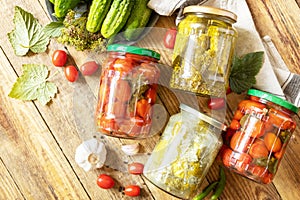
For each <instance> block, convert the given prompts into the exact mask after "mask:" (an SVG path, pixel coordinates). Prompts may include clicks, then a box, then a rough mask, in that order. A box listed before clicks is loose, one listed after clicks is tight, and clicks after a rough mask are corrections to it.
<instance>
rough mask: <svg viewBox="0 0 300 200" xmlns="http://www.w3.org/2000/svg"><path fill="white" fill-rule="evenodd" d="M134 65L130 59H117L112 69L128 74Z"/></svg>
mask: <svg viewBox="0 0 300 200" xmlns="http://www.w3.org/2000/svg"><path fill="white" fill-rule="evenodd" d="M133 66H134V63H133V59H132V58H125V59H117V60H116V61H115V63H114V69H115V70H116V71H119V72H120V73H121V74H122V73H128V72H129V71H131V70H132V69H133Z"/></svg>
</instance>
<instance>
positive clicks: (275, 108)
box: [220, 89, 298, 183]
mask: <svg viewBox="0 0 300 200" xmlns="http://www.w3.org/2000/svg"><path fill="white" fill-rule="evenodd" d="M297 112H298V108H297V107H296V106H294V105H293V104H291V103H289V102H288V101H285V100H283V99H281V98H279V97H276V96H274V95H271V94H269V93H266V92H262V91H259V90H255V89H250V90H249V91H248V99H246V100H243V101H241V102H240V103H239V104H238V109H237V110H236V111H235V113H234V116H233V119H232V121H231V124H230V128H229V129H228V130H227V133H226V135H225V137H224V144H225V146H223V148H222V151H220V157H221V159H222V162H223V165H224V166H226V167H227V168H229V169H230V170H232V171H234V172H237V173H239V174H241V175H243V176H245V177H247V178H250V179H252V180H254V181H257V182H260V183H270V182H271V181H272V180H273V178H274V176H275V174H276V172H277V170H278V167H279V164H280V161H281V159H282V157H283V155H284V152H285V149H286V147H287V144H288V142H289V140H290V138H291V136H292V133H293V132H294V130H295V128H296V122H295V121H294V120H293V116H294V115H295V113H297Z"/></svg>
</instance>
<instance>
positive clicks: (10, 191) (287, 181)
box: [0, 0, 300, 200]
mask: <svg viewBox="0 0 300 200" xmlns="http://www.w3.org/2000/svg"><path fill="white" fill-rule="evenodd" d="M247 3H248V5H249V8H250V10H251V12H252V14H253V18H254V20H255V24H256V26H257V30H258V31H259V33H260V34H261V36H264V35H270V36H271V38H272V39H273V42H274V44H275V46H276V47H277V48H278V51H279V53H280V54H281V56H282V58H283V60H284V61H285V62H286V64H287V66H288V67H289V69H290V70H291V71H292V72H295V73H298V74H300V48H299V44H300V33H299V30H300V8H299V6H300V1H299V0H272V1H265V0H247ZM16 5H18V6H20V7H22V8H23V9H25V10H26V11H29V12H31V13H32V14H33V15H34V16H35V17H36V18H37V19H38V20H39V22H40V23H41V24H43V25H45V24H47V23H49V22H50V18H49V15H48V13H47V9H46V4H45V1H44V0H38V1H36V0H27V1H22V0H16V1H8V0H4V2H2V4H1V8H0V19H1V20H2V22H1V23H0V30H1V32H0V38H1V39H0V66H1V72H0V97H1V98H0V141H1V146H0V176H1V178H0V186H1V187H0V199H3V200H5V199H36V200H40V199H47V200H49V199H80V200H82V199H101V200H110V199H131V198H129V197H126V196H124V194H122V192H120V191H119V188H120V187H121V186H125V185H128V184H138V185H139V186H141V188H142V194H141V196H140V197H138V198H135V199H157V200H162V199H176V198H174V197H171V196H170V195H168V194H166V193H164V192H163V191H161V190H159V189H158V188H157V187H155V186H154V185H152V184H151V183H149V182H148V181H147V180H145V179H144V178H143V176H134V175H129V174H127V173H124V172H119V171H117V170H113V169H110V168H107V167H106V168H104V169H100V170H95V171H90V172H85V171H83V170H82V169H81V168H80V167H79V166H78V165H77V164H76V163H75V160H74V153H75V149H76V147H77V146H78V145H79V144H80V143H81V142H82V140H83V139H86V138H84V137H85V135H83V134H82V132H81V130H79V128H78V122H77V121H76V117H75V116H74V106H75V103H76V98H75V99H74V98H73V97H74V93H75V92H76V90H79V89H78V88H80V89H82V90H84V88H85V87H89V84H88V83H89V80H88V79H87V80H84V78H83V77H82V76H81V81H80V82H78V83H75V84H72V83H69V82H67V81H66V79H65V78H64V75H63V71H62V70H61V71H59V72H60V73H59V74H58V75H57V76H55V77H54V78H53V79H52V81H53V82H54V83H55V84H56V85H57V86H58V88H59V93H58V94H57V95H56V97H55V98H54V99H53V101H52V102H51V103H50V104H48V105H47V106H43V105H41V104H40V103H39V102H36V101H29V102H22V101H19V100H16V99H12V98H9V97H8V93H9V91H10V89H11V87H12V85H13V83H14V82H15V80H16V78H17V77H18V76H19V75H20V74H21V66H22V64H24V63H40V64H45V65H48V66H52V65H51V55H52V53H53V51H54V50H55V49H57V48H63V46H62V45H60V44H58V43H56V42H55V41H52V42H51V44H50V45H49V46H48V50H47V51H46V52H45V53H40V54H29V55H28V56H25V57H17V56H15V54H14V52H13V49H12V47H11V45H10V43H9V41H8V38H7V33H8V32H10V31H11V30H12V29H13V22H12V21H13V14H14V6H16ZM156 26H158V27H172V26H174V20H173V18H172V17H160V19H159V21H158V22H157V25H156ZM69 53H70V55H71V56H72V57H73V59H74V60H71V61H70V60H69V63H76V64H77V65H78V66H80V65H81V64H82V63H84V61H85V60H86V59H87V57H88V55H89V54H88V53H87V52H77V51H75V50H74V49H73V48H69ZM51 70H53V68H51ZM81 87H82V88H81ZM165 92H166V91H165V90H164V89H163V88H159V97H160V101H159V102H162V103H163V104H164V105H165V107H166V108H167V110H168V113H169V114H170V115H172V114H174V113H176V112H178V107H176V105H177V104H176V103H177V102H176V101H174V100H172V98H169V96H168V94H167V93H165ZM241 98H243V95H236V94H230V95H228V105H227V115H226V120H227V122H228V121H229V120H230V118H231V117H232V115H233V112H234V110H235V108H236V103H237V101H239V100H240V99H241ZM77 114H78V113H77ZM87 123H88V122H87ZM297 124H298V128H297V129H296V131H295V133H294V136H293V137H292V139H291V141H290V143H289V145H288V148H287V151H286V155H285V156H284V158H283V160H282V162H281V166H280V168H279V171H278V173H277V175H276V177H275V179H274V181H273V182H272V183H271V184H268V185H261V184H257V183H255V182H253V181H250V180H248V179H245V178H242V177H241V176H239V175H236V174H233V173H231V172H229V171H226V176H227V182H226V187H225V190H224V192H223V194H222V196H221V197H220V199H232V200H233V199H251V200H254V199H272V200H274V199H285V200H295V199H300V167H299V166H300V154H299V152H300V129H299V126H300V120H299V118H297ZM158 139H159V135H156V136H154V137H152V138H150V139H147V140H141V141H139V143H140V144H141V146H142V150H141V151H142V152H144V153H147V152H151V150H152V149H153V147H154V146H155V144H156V142H157V140H158ZM108 140H109V141H111V142H112V143H113V144H114V145H115V146H113V145H111V146H110V148H115V149H117V148H120V145H121V144H127V143H130V142H131V143H132V141H128V140H119V139H115V138H110V139H108ZM129 159H130V158H129ZM121 164H122V163H121ZM123 164H124V163H123ZM102 172H105V173H109V174H111V175H112V176H113V177H114V178H115V179H116V180H117V183H116V186H115V187H114V188H113V189H110V190H103V189H100V188H99V187H98V186H97V185H96V179H97V176H98V175H99V174H100V173H102ZM218 177H219V175H218V165H217V163H214V165H213V166H212V167H211V169H210V171H209V173H208V175H207V177H206V180H205V181H204V182H203V184H202V186H201V188H204V187H205V186H206V185H208V183H210V182H212V181H214V180H216V179H217V178H218Z"/></svg>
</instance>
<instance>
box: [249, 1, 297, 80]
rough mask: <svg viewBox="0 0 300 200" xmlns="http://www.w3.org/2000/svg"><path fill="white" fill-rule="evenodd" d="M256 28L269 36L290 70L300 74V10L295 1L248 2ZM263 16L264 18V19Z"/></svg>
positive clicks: (261, 33)
mask: <svg viewBox="0 0 300 200" xmlns="http://www.w3.org/2000/svg"><path fill="white" fill-rule="evenodd" d="M247 3H248V5H249V8H250V10H251V13H252V16H253V19H254V22H255V25H256V28H257V30H258V32H259V34H260V35H261V36H262V37H263V36H265V35H269V36H270V37H271V38H272V41H273V43H274V45H275V46H276V48H277V50H278V52H279V53H280V55H281V56H282V58H283V60H284V61H285V63H286V65H287V66H288V68H289V69H290V70H291V71H292V72H294V73H298V74H300V48H299V44H300V33H299V30H300V15H299V13H300V8H299V1H298V5H297V3H296V1H294V0H286V1H280V0H274V1H263V0H260V1H256V0H247ZM262 16H263V17H262Z"/></svg>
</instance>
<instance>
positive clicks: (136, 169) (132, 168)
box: [128, 162, 144, 175]
mask: <svg viewBox="0 0 300 200" xmlns="http://www.w3.org/2000/svg"><path fill="white" fill-rule="evenodd" d="M143 170H144V165H143V164H142V163H138V162H134V163H131V164H129V165H128V172H129V173H130V174H135V175H138V174H142V173H143Z"/></svg>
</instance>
